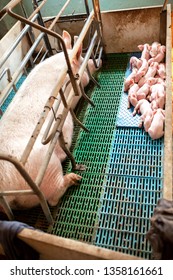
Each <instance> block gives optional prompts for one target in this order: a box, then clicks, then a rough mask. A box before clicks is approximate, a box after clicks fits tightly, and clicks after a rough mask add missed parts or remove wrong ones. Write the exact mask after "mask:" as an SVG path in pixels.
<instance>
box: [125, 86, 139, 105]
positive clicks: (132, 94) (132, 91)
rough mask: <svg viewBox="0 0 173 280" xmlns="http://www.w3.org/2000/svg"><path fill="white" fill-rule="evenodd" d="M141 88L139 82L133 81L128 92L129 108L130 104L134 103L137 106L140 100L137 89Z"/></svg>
mask: <svg viewBox="0 0 173 280" xmlns="http://www.w3.org/2000/svg"><path fill="white" fill-rule="evenodd" d="M138 89H139V86H138V84H135V83H133V85H132V86H131V87H130V89H129V92H128V107H127V108H128V109H130V104H132V105H133V106H134V107H135V106H136V104H137V102H138V100H137V95H136V93H137V91H138Z"/></svg>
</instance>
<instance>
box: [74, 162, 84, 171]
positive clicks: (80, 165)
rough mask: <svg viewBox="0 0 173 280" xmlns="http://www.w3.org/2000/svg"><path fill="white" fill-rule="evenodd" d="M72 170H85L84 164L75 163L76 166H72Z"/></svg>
mask: <svg viewBox="0 0 173 280" xmlns="http://www.w3.org/2000/svg"><path fill="white" fill-rule="evenodd" d="M73 170H76V171H85V170H86V165H83V164H76V166H75V167H74V168H73Z"/></svg>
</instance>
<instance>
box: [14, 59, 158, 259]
mask: <svg viewBox="0 0 173 280" xmlns="http://www.w3.org/2000/svg"><path fill="white" fill-rule="evenodd" d="M129 57H130V56H129V55H128V54H112V55H109V56H108V60H107V62H106V64H105V65H104V67H103V68H102V70H101V71H100V73H99V83H100V86H101V87H100V89H99V88H95V89H94V91H93V92H92V94H91V98H92V100H93V101H94V103H95V105H96V106H95V107H91V106H90V105H88V106H87V105H85V106H84V107H83V109H82V111H81V112H80V113H79V115H78V117H79V119H80V120H82V121H83V123H84V124H85V126H86V127H87V128H88V129H89V130H90V132H89V133H87V132H85V131H83V130H81V129H79V127H77V126H75V130H74V137H73V143H72V150H73V154H74V156H75V159H76V161H77V163H82V164H85V165H86V166H87V169H86V171H84V172H79V174H81V175H82V181H81V184H80V186H75V187H71V188H70V189H69V190H68V191H67V192H66V194H65V195H64V197H63V198H62V200H61V201H60V203H59V205H58V207H54V208H51V211H52V213H53V216H54V218H55V222H54V225H53V226H52V227H49V228H48V225H47V223H46V221H45V217H44V215H43V213H42V210H40V208H36V209H32V210H29V213H28V211H25V212H23V213H22V217H21V214H20V213H18V212H16V213H15V215H16V217H17V219H19V220H22V221H25V222H27V223H28V224H31V225H34V226H35V227H36V228H40V229H42V230H44V231H48V232H50V233H51V234H55V235H58V236H63V237H66V238H71V239H76V240H80V241H83V242H87V243H90V244H94V245H96V246H100V247H104V248H108V249H111V250H115V251H120V252H124V253H127V254H131V255H135V256H139V257H143V258H146V259H150V258H151V248H150V246H149V243H148V242H147V241H146V239H145V234H146V232H147V230H148V229H149V226H150V222H149V218H150V217H151V215H152V213H153V210H154V207H155V205H156V203H157V200H158V199H159V198H160V197H161V196H162V180H163V178H162V171H163V170H162V159H163V139H159V140H157V141H152V140H151V139H150V138H149V136H148V135H147V134H146V133H145V132H144V130H143V129H139V128H127V127H125V128H123V127H121V128H119V127H116V118H117V114H118V110H119V104H120V100H121V95H122V90H123V82H124V76H125V71H126V67H127V64H128V61H129ZM70 169H71V165H70V162H69V161H68V160H67V162H66V164H65V167H64V172H70ZM31 217H32V218H31ZM31 220H32V222H31Z"/></svg>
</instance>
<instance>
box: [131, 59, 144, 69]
mask: <svg viewBox="0 0 173 280" xmlns="http://www.w3.org/2000/svg"><path fill="white" fill-rule="evenodd" d="M141 66H142V60H141V59H139V58H137V57H136V56H132V57H131V58H130V70H132V69H133V68H137V69H139V68H140V67H141Z"/></svg>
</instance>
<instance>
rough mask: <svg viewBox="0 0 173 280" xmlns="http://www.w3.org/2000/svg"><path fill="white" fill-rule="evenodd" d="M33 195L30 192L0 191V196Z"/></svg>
mask: <svg viewBox="0 0 173 280" xmlns="http://www.w3.org/2000/svg"><path fill="white" fill-rule="evenodd" d="M25 194H28V195H29V194H34V192H33V191H32V190H16V191H0V196H11V195H25Z"/></svg>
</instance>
